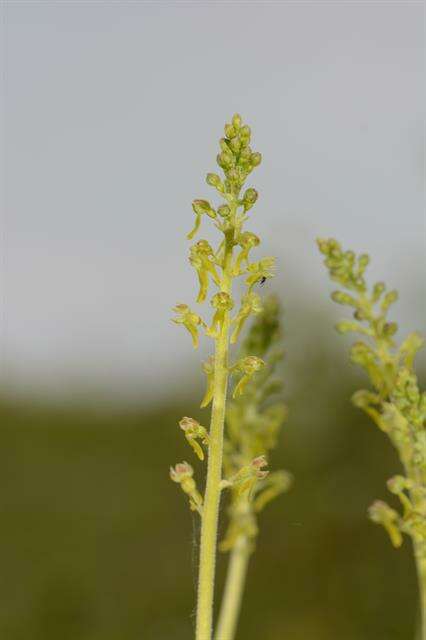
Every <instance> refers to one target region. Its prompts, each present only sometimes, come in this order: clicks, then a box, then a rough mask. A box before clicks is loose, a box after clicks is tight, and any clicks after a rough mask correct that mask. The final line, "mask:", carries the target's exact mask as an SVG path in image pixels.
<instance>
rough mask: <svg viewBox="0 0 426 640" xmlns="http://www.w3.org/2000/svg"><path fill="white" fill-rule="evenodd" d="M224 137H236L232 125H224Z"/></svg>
mask: <svg viewBox="0 0 426 640" xmlns="http://www.w3.org/2000/svg"><path fill="white" fill-rule="evenodd" d="M225 135H226V137H227V138H235V136H236V135H237V132H236V130H235V128H234V127H233V126H232V124H226V125H225Z"/></svg>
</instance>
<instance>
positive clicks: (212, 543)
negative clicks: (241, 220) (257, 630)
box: [195, 234, 234, 640]
mask: <svg viewBox="0 0 426 640" xmlns="http://www.w3.org/2000/svg"><path fill="white" fill-rule="evenodd" d="M233 244H234V240H233V234H232V235H230V236H228V237H227V238H226V241H225V255H224V262H223V276H222V280H221V291H225V292H226V293H230V292H231V284H232V250H233ZM229 325H230V314H229V311H226V313H225V315H224V320H223V323H222V326H221V329H220V333H219V335H218V336H217V338H216V340H215V360H214V383H213V384H214V391H213V406H212V414H211V423H210V434H209V438H210V442H209V455H208V466H207V480H206V491H205V494H204V506H203V518H202V523H201V540H200V566H199V576H198V602H197V623H196V636H195V637H196V640H211V637H212V632H213V596H214V579H215V565H216V545H217V529H218V519H219V502H220V482H221V479H222V455H223V429H224V422H225V404H226V391H227V386H228V349H229Z"/></svg>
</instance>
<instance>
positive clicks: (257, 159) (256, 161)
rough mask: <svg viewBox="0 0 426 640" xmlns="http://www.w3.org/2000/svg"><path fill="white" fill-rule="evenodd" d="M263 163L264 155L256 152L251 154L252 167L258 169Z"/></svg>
mask: <svg viewBox="0 0 426 640" xmlns="http://www.w3.org/2000/svg"><path fill="white" fill-rule="evenodd" d="M261 162H262V154H261V153H258V152H257V151H256V152H255V153H252V154H251V156H250V164H251V165H252V167H258V166H259V165H260V163H261Z"/></svg>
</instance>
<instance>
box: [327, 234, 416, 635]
mask: <svg viewBox="0 0 426 640" xmlns="http://www.w3.org/2000/svg"><path fill="white" fill-rule="evenodd" d="M318 246H319V249H320V251H321V253H322V254H324V256H325V261H324V263H325V265H326V267H327V269H328V271H329V273H330V276H331V279H332V280H334V281H336V282H338V283H339V284H340V285H341V286H342V287H343V289H345V290H346V291H334V292H333V293H332V294H331V297H332V299H333V300H334V302H337V303H338V304H341V305H346V306H348V307H351V308H352V309H353V320H343V321H341V322H339V323H338V324H337V326H336V328H337V330H338V331H339V332H340V333H348V332H354V333H358V334H360V335H361V336H362V338H363V339H362V340H359V341H358V342H356V343H355V344H354V345H353V346H352V348H351V360H352V362H354V363H356V364H359V365H361V367H363V369H364V370H365V371H366V373H367V374H368V377H369V379H370V382H371V385H372V389H368V390H366V389H361V390H359V391H357V392H356V393H355V394H354V396H353V398H352V400H353V402H354V404H355V405H356V406H357V407H359V408H361V409H363V410H364V411H365V412H366V413H367V414H368V415H369V416H370V418H372V420H373V421H374V422H375V423H376V424H377V426H378V427H379V429H381V430H382V431H383V432H385V433H386V434H387V435H388V436H389V438H390V440H391V442H392V444H393V445H394V446H395V448H396V450H397V452H398V454H399V457H400V460H401V463H402V467H403V470H404V473H403V474H401V475H396V476H394V477H393V478H390V480H388V483H387V486H388V489H389V491H390V492H391V493H393V494H394V495H396V496H397V497H398V498H399V500H400V502H401V506H402V513H398V512H397V511H396V510H395V509H393V508H392V507H390V506H389V505H388V504H386V502H383V501H381V500H377V501H376V502H374V503H373V504H372V505H371V507H370V509H369V516H370V518H371V519H372V520H373V522H376V523H379V524H381V525H383V526H384V528H385V529H386V531H387V532H388V534H389V536H390V539H391V542H392V544H393V545H394V547H400V546H401V544H402V542H403V534H406V535H408V536H410V537H411V539H412V542H413V547H414V555H415V560H416V566H417V574H418V582H419V590H420V608H421V613H422V634H421V638H422V640H426V429H425V420H426V392H423V393H422V392H421V391H420V390H419V386H418V382H417V377H416V375H415V372H414V368H413V366H414V357H415V355H416V353H417V351H418V350H419V349H420V347H421V346H422V344H423V340H422V338H421V337H420V336H419V335H418V334H417V333H410V334H409V335H408V336H407V337H406V338H405V340H403V341H402V343H401V344H399V345H398V343H397V342H396V340H395V334H396V332H397V329H398V326H397V324H396V323H395V322H390V321H389V320H388V318H387V315H388V310H389V307H390V306H391V305H392V304H393V303H394V302H395V301H396V300H397V298H398V294H397V292H396V291H395V290H391V291H387V290H386V287H385V284H384V283H383V282H376V283H375V284H374V285H373V286H372V287H368V285H367V283H366V280H365V277H364V272H365V270H366V267H367V265H368V263H369V256H368V255H367V254H361V255H360V256H359V257H358V258H357V257H356V256H355V254H354V253H353V252H352V251H342V249H341V247H340V244H339V243H338V242H336V240H333V239H329V240H321V239H320V240H318Z"/></svg>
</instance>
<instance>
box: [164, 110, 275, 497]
mask: <svg viewBox="0 0 426 640" xmlns="http://www.w3.org/2000/svg"><path fill="white" fill-rule="evenodd" d="M250 139H251V131H250V127H248V126H247V125H246V124H243V122H242V120H241V117H240V116H239V115H238V114H237V115H234V117H233V118H232V122H231V123H230V124H227V125H225V136H224V137H223V138H222V139H221V140H220V142H219V145H220V153H219V154H218V156H217V163H218V165H219V167H220V168H221V169H222V170H223V174H224V177H223V178H221V177H220V176H219V175H218V174H216V173H208V174H207V178H206V181H207V184H208V185H210V186H212V187H214V188H215V189H216V191H217V192H218V193H219V194H220V195H221V197H222V198H223V200H224V202H223V203H222V204H219V205H218V206H215V205H214V204H212V203H211V202H209V201H208V200H205V199H196V200H194V201H193V203H192V209H193V212H194V214H195V222H194V227H193V229H192V230H191V231H190V233H189V234H188V239H190V240H192V239H193V238H194V237H195V236H196V234H197V233H198V232H199V231H200V228H201V225H202V221H203V219H204V218H207V219H209V218H210V219H211V220H213V221H214V224H215V226H216V227H217V229H218V230H219V231H220V232H222V234H223V238H222V240H221V241H220V242H219V244H218V246H217V248H213V247H212V246H211V244H210V243H209V242H208V241H207V240H205V239H200V240H198V241H197V242H195V244H193V245H192V246H191V247H190V250H189V262H190V264H191V266H192V267H193V268H194V269H195V272H196V275H197V278H198V283H199V290H198V295H197V299H196V302H197V303H203V302H205V301H206V300H207V299H209V300H210V306H211V307H212V309H213V315H212V318H211V320H210V321H209V322H207V321H205V320H204V319H203V318H202V317H201V316H200V315H199V314H198V313H197V312H196V311H194V310H192V309H191V308H190V307H189V306H188V305H187V304H183V303H180V304H177V305H176V306H175V307H174V311H175V313H176V317H175V318H174V319H173V321H174V322H175V323H176V324H180V325H183V326H184V327H185V328H186V329H187V331H188V332H189V333H190V335H191V337H192V343H193V346H194V348H197V347H198V344H199V337H200V332H203V333H204V334H205V335H206V336H208V337H210V338H213V339H214V340H218V339H219V338H220V336H221V335H222V332H223V329H224V327H227V328H229V330H230V338H229V341H230V343H231V344H234V343H235V342H237V340H238V338H239V336H240V334H241V332H242V331H243V329H244V326H245V323H246V321H247V320H248V319H249V318H250V316H256V315H259V314H262V312H263V305H262V301H261V298H260V295H259V294H258V293H257V292H256V291H255V287H256V285H258V284H259V283H263V282H264V281H265V280H266V279H268V278H271V277H273V275H274V267H275V259H274V258H272V257H266V258H263V259H260V260H258V261H254V262H253V261H251V252H252V251H253V250H254V249H256V248H257V247H258V246H259V244H260V239H259V238H258V236H257V235H256V234H254V233H253V232H251V231H247V230H243V225H244V223H245V222H246V221H247V220H248V217H249V216H248V213H249V211H250V210H251V209H252V208H253V206H254V205H255V203H256V201H257V199H258V193H257V191H256V190H255V189H253V188H252V187H249V188H248V189H246V190H245V191H242V187H243V185H244V183H245V181H246V179H247V177H248V176H249V174H250V173H251V172H252V171H253V169H254V168H255V167H257V166H258V165H259V164H260V162H261V155H260V153H258V152H256V151H253V150H252V148H251V146H250ZM238 277H243V278H244V281H245V285H246V287H247V290H246V293H244V294H243V296H242V299H241V303H240V305H239V308H238V309H237V310H236V311H235V312H234V315H233V316H231V313H232V312H233V310H234V308H235V306H236V304H235V301H234V299H233V297H232V280H233V279H234V278H238ZM212 287H213V288H214V289H216V290H215V291H213V292H212V291H211V289H212ZM264 366H265V363H264V362H263V360H262V359H261V358H260V357H259V356H258V355H255V354H254V353H246V355H245V356H244V357H241V358H239V359H238V360H237V361H236V362H235V363H234V364H228V365H227V370H228V374H229V375H234V376H236V378H237V383H236V384H235V387H234V398H237V397H239V396H243V394H244V393H245V390H246V388H247V387H248V386H249V385H250V383H251V382H252V381H253V379H254V378H255V377H256V375H257V374H258V373H259V372H260V371H261V369H262V368H264ZM202 368H203V371H204V373H205V375H206V380H207V386H206V392H205V395H204V398H203V399H202V402H201V407H202V408H204V407H207V406H208V405H209V404H210V403H211V401H212V400H213V397H214V380H215V359H214V357H213V356H211V357H209V359H208V360H207V361H206V362H205V363H204V364H203V367H202ZM179 424H180V426H181V428H182V430H183V431H184V434H185V437H186V439H187V441H188V443H189V444H190V446H191V447H192V449H193V450H194V452H195V454H196V455H197V457H198V458H199V459H200V460H204V450H205V448H206V447H208V442H209V434H208V431H207V429H205V427H202V426H201V425H199V423H198V422H197V421H196V420H194V419H193V418H183V419H182V420H181V421H180V423H179ZM203 446H204V449H203ZM243 466H244V465H243ZM191 477H192V476H191ZM181 486H182V488H183V485H182V483H181Z"/></svg>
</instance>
